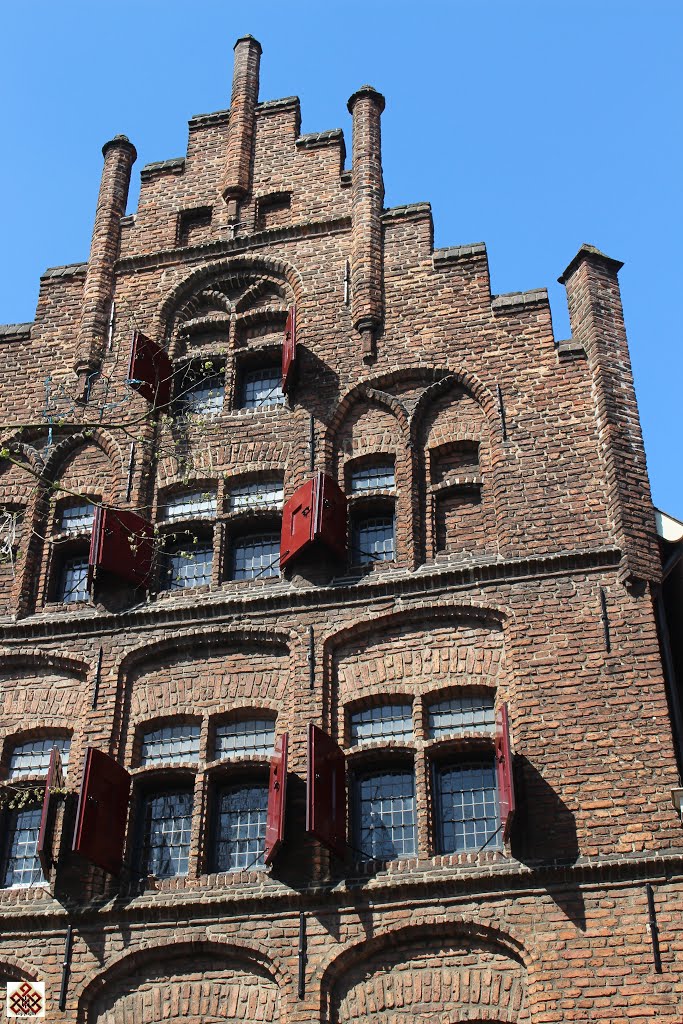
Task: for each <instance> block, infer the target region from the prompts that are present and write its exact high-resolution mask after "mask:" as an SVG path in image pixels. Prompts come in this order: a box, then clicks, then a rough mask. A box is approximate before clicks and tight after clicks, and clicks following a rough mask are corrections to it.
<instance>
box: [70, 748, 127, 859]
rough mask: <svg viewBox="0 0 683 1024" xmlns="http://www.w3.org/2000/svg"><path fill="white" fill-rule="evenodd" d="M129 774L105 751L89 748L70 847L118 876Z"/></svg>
mask: <svg viewBox="0 0 683 1024" xmlns="http://www.w3.org/2000/svg"><path fill="white" fill-rule="evenodd" d="M129 793H130V775H129V774H128V772H127V771H126V769H125V768H122V767H121V765H120V764H119V763H118V762H117V761H115V760H114V758H113V757H109V755H108V754H105V753H103V751H101V750H97V749H96V748H95V747H88V748H87V749H86V752H85V766H84V768H83V781H82V782H81V792H80V794H79V797H78V810H77V811H76V828H75V829H74V841H73V850H74V853H80V855H81V856H82V857H84V858H85V859H86V860H89V861H90V862H91V864H96V865H97V866H98V867H100V868H103V869H104V870H105V871H108V872H109V874H111V875H118V873H119V872H120V870H121V865H122V862H123V844H124V841H125V837H126V820H127V818H128V797H129Z"/></svg>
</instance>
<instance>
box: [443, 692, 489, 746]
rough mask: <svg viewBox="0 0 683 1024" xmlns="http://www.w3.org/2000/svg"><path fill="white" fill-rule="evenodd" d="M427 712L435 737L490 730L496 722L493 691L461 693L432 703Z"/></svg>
mask: <svg viewBox="0 0 683 1024" xmlns="http://www.w3.org/2000/svg"><path fill="white" fill-rule="evenodd" d="M427 714H428V720H429V735H430V736H431V737H432V738H433V739H437V738H438V737H439V736H447V735H449V734H451V733H458V732H466V731H479V730H482V731H486V732H489V731H490V730H492V729H494V728H495V724H496V719H495V713H494V710H493V694H492V693H460V694H458V695H457V696H454V697H448V698H447V699H446V700H440V701H437V702H436V703H435V704H430V705H429V708H428V710H427Z"/></svg>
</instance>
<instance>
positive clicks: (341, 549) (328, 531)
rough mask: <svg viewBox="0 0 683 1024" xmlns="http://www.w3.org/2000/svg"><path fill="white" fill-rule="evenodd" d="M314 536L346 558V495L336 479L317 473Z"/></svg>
mask: <svg viewBox="0 0 683 1024" xmlns="http://www.w3.org/2000/svg"><path fill="white" fill-rule="evenodd" d="M314 537H315V538H320V540H321V541H322V542H323V543H324V544H325V545H326V547H328V548H329V549H330V550H331V551H333V552H334V553H335V555H336V556H337V558H339V559H341V560H342V561H344V559H345V558H346V495H345V494H344V492H343V491H342V489H341V487H340V486H339V484H338V483H337V481H336V480H333V479H332V477H331V476H326V475H325V474H324V473H318V480H317V503H316V524H315V532H314Z"/></svg>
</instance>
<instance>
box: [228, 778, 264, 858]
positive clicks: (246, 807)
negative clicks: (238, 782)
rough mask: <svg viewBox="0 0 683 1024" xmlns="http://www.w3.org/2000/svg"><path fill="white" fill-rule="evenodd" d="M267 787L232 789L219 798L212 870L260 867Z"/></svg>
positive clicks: (262, 851)
mask: <svg viewBox="0 0 683 1024" xmlns="http://www.w3.org/2000/svg"><path fill="white" fill-rule="evenodd" d="M267 814H268V786H266V785H261V784H259V785H251V786H235V787H231V788H230V789H224V790H221V791H220V792H219V794H218V807H217V816H216V817H217V820H216V840H215V841H216V846H215V870H216V871H239V870H240V869H244V868H249V867H254V866H255V865H257V864H263V856H264V843H265V837H266V817H267Z"/></svg>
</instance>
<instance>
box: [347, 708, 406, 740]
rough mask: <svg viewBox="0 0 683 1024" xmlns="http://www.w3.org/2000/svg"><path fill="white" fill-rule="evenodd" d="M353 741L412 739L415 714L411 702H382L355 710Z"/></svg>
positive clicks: (352, 715)
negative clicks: (371, 706) (376, 705)
mask: <svg viewBox="0 0 683 1024" xmlns="http://www.w3.org/2000/svg"><path fill="white" fill-rule="evenodd" d="M350 725H351V742H352V743H362V742H363V741H365V740H407V741H409V740H412V738H413V716H412V708H411V705H410V704H381V705H379V706H378V707H374V708H364V709H363V710H362V711H354V712H353V713H352V714H351V717H350Z"/></svg>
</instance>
